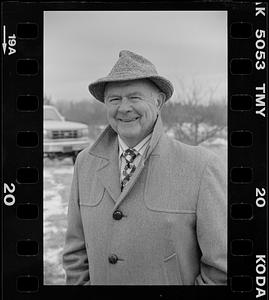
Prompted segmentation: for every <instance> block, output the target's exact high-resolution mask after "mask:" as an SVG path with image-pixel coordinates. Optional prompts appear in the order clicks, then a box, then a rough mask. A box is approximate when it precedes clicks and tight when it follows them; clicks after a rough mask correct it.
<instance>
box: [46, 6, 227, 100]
mask: <svg viewBox="0 0 269 300" xmlns="http://www.w3.org/2000/svg"><path fill="white" fill-rule="evenodd" d="M44 20H45V21H44V22H45V23H44V44H45V48H44V51H45V53H44V70H45V74H44V80H45V82H44V87H45V94H46V95H47V96H49V97H52V100H53V101H58V100H81V99H87V98H90V97H91V96H90V94H89V92H88V85H89V83H90V82H92V81H94V80H96V79H98V78H100V77H104V76H106V75H107V74H108V73H109V72H110V70H111V68H112V67H113V65H114V64H115V62H116V61H117V59H118V55H119V52H120V50H124V49H126V50H130V51H133V52H136V53H138V54H140V55H143V56H145V57H146V58H148V59H149V60H150V61H151V62H153V63H154V64H155V66H156V68H157V70H158V72H159V74H160V75H162V76H166V77H167V78H168V79H170V80H171V81H172V83H173V85H174V86H175V96H174V97H176V96H177V94H180V93H181V92H182V83H184V86H185V88H186V89H188V88H189V87H190V86H191V82H192V80H193V79H194V80H195V82H197V84H198V85H200V86H201V87H202V88H203V89H208V88H210V87H213V88H215V87H217V91H216V96H217V97H218V98H220V97H223V98H226V97H227V13H226V12H225V11H47V12H45V13H44Z"/></svg>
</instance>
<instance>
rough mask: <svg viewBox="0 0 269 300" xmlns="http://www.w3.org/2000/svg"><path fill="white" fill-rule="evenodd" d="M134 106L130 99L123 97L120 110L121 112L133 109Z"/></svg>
mask: <svg viewBox="0 0 269 300" xmlns="http://www.w3.org/2000/svg"><path fill="white" fill-rule="evenodd" d="M131 110H132V107H131V105H130V101H129V100H128V99H126V98H123V99H122V101H121V104H120V105H119V108H118V111H119V112H128V111H131Z"/></svg>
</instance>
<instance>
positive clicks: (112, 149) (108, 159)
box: [89, 117, 164, 209]
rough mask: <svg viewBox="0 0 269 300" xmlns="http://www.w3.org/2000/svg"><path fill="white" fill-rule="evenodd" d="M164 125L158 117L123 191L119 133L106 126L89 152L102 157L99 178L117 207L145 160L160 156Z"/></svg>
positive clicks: (98, 170) (131, 185)
mask: <svg viewBox="0 0 269 300" xmlns="http://www.w3.org/2000/svg"><path fill="white" fill-rule="evenodd" d="M163 132H164V130H163V125H162V121H161V118H160V117H158V118H157V120H156V122H155V126H154V129H153V133H152V137H151V140H150V143H149V145H148V147H147V149H146V150H145V152H144V154H143V156H142V158H141V160H140V163H139V165H138V167H137V169H136V171H135V173H134V174H133V176H132V177H131V180H130V182H129V183H128V185H127V186H126V188H125V189H124V190H123V192H122V193H121V191H120V173H119V172H120V171H119V161H118V147H119V146H118V138H117V133H116V132H115V131H114V130H113V129H112V127H111V126H110V125H108V126H107V127H106V129H105V130H104V131H103V133H102V134H101V135H100V136H99V138H98V139H97V141H96V142H95V143H94V144H93V146H92V147H91V148H90V150H89V153H90V154H91V155H93V156H96V157H99V158H101V159H102V160H101V162H100V164H99V167H98V169H97V175H98V177H99V180H100V181H101V182H102V184H103V185H104V186H105V188H106V189H107V191H108V192H109V194H110V196H111V197H112V199H113V200H114V201H115V207H114V208H115V209H116V208H117V207H118V206H119V204H120V203H121V202H122V201H123V199H124V198H125V196H126V195H127V194H128V193H129V191H130V190H131V188H132V187H133V185H134V184H135V182H136V181H137V179H138V177H139V175H140V173H141V171H142V170H143V167H144V164H145V161H146V160H147V159H148V158H149V156H150V155H154V156H160V148H161V147H158V146H157V144H158V142H159V140H160V138H161V136H162V135H163Z"/></svg>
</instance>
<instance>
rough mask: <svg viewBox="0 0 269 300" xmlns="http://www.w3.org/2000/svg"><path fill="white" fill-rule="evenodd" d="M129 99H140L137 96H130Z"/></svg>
mask: <svg viewBox="0 0 269 300" xmlns="http://www.w3.org/2000/svg"><path fill="white" fill-rule="evenodd" d="M130 99H132V100H140V99H141V97H139V96H132V97H130Z"/></svg>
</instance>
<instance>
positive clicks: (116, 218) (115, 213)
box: [113, 210, 123, 221]
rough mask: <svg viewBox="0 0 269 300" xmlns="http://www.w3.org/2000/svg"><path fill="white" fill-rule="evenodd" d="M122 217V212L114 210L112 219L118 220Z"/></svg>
mask: <svg viewBox="0 0 269 300" xmlns="http://www.w3.org/2000/svg"><path fill="white" fill-rule="evenodd" d="M122 217H123V214H122V212H121V211H120V210H115V211H114V213H113V219H114V220H117V221H119V220H120V219H121V218H122Z"/></svg>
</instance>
